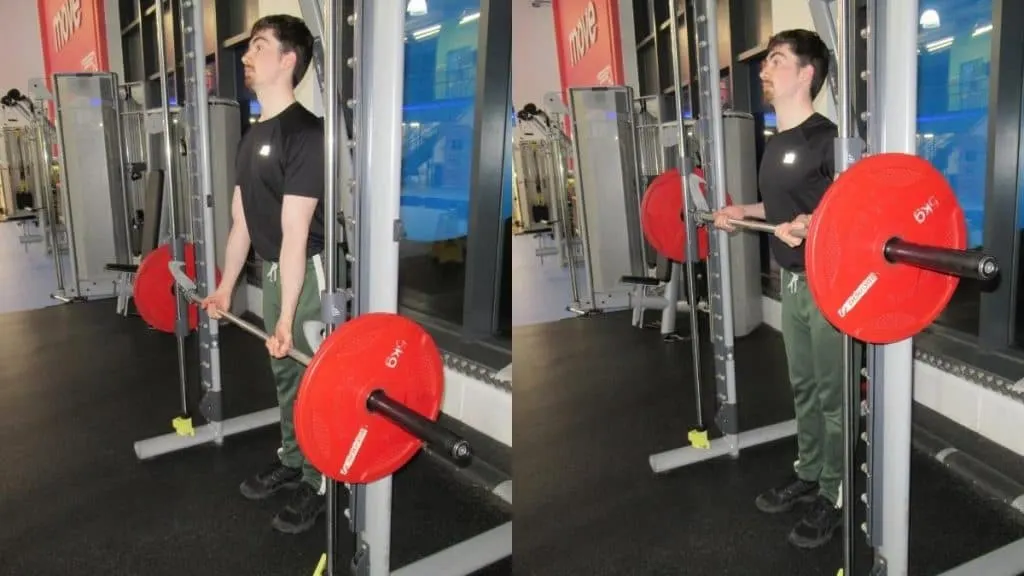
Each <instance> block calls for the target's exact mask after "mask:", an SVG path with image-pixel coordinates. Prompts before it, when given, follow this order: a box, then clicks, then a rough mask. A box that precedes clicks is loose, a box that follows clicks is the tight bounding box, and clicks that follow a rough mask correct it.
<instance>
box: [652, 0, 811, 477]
mask: <svg viewBox="0 0 1024 576" xmlns="http://www.w3.org/2000/svg"><path fill="white" fill-rule="evenodd" d="M670 13H671V14H672V15H673V17H674V18H675V17H677V16H676V15H677V14H678V12H677V9H676V4H675V0H671V2H670ZM693 13H694V17H693V22H692V26H693V28H691V30H693V34H694V41H695V45H696V49H697V65H696V67H695V68H696V70H697V74H696V76H697V83H696V86H695V88H696V90H697V93H698V97H699V106H698V110H699V111H700V114H701V120H700V124H699V126H701V129H700V130H699V133H700V136H701V146H702V150H701V152H702V153H701V157H702V159H703V163H704V178H705V182H706V184H707V187H708V190H709V195H710V197H711V201H710V202H709V206H710V208H711V209H712V210H717V209H720V208H722V207H724V206H725V190H723V189H722V186H723V185H724V183H725V160H724V159H725V150H724V146H725V142H724V137H723V133H724V132H723V127H722V101H721V98H720V97H719V90H718V83H719V79H720V70H721V67H720V65H719V61H718V25H717V22H718V2H717V0H695V2H694V5H693ZM674 22H675V20H674V19H673V25H672V44H673V50H674V51H676V50H678V48H676V47H677V46H678V45H679V42H678V30H677V26H676V24H675V23H674ZM675 60H678V57H676V58H675ZM674 67H675V69H676V71H675V74H676V76H677V78H678V75H679V74H680V71H679V66H678V65H677V66H674ZM676 86H677V91H678V88H679V85H678V83H677V85H676ZM676 100H677V110H676V113H677V115H678V117H679V120H678V125H679V131H680V132H679V151H680V156H681V157H682V160H683V169H682V170H681V172H682V173H683V174H684V175H687V174H688V171H689V168H688V167H689V166H691V160H690V159H689V155H688V153H687V150H686V133H685V122H684V121H683V118H682V110H681V102H680V100H681V98H679V97H678V96H677V98H676ZM687 185H688V182H687V179H686V178H685V177H684V179H683V194H684V196H685V199H684V201H685V202H686V206H687V209H686V212H687V219H688V220H691V219H692V218H691V215H690V211H691V210H692V206H691V201H690V194H689V192H688V191H687V190H688V188H687ZM687 226H688V229H690V228H689V226H690V222H689V221H688V222H687ZM691 230H692V229H691ZM687 236H688V238H694V239H695V238H696V237H697V236H696V234H695V233H691V234H688V235H687ZM708 239H709V250H708V294H709V307H710V315H711V341H712V344H713V347H714V352H713V354H714V366H715V383H716V386H717V399H718V403H719V406H718V412H717V414H716V416H715V424H716V425H717V427H718V429H719V430H720V431H721V432H722V435H723V437H722V438H720V439H715V440H712V441H711V442H710V443H709V444H710V446H708V447H696V446H686V447H682V448H676V449H673V450H668V451H665V452H661V453H658V454H654V455H652V456H650V458H649V462H650V465H651V469H652V470H653V471H654V472H655V473H661V472H667V471H669V470H673V469H676V468H680V467H682V466H688V465H690V464H695V463H697V462H703V461H706V460H710V459H713V458H718V457H719V456H725V455H729V456H733V457H737V456H739V453H740V449H741V448H743V447H748V446H756V445H759V444H765V443H768V442H774V441H776V440H780V439H782V438H788V437H790V436H793V435H795V434H796V421H795V420H789V421H786V422H779V423H776V424H771V425H769V426H765V427H763V428H757V429H754V430H748V431H744V432H741V431H740V428H739V422H738V420H737V413H738V411H737V407H736V402H737V399H736V360H735V358H734V353H733V312H732V274H731V268H730V265H729V262H730V253H729V236H728V233H727V232H725V231H724V230H713V231H710V232H709V234H708ZM690 247H691V248H692V247H693V246H692V244H691V246H690ZM690 292H691V293H693V290H690ZM691 309H692V308H691ZM691 314H693V312H691ZM691 323H692V320H691ZM697 337H698V335H697V334H695V335H694V340H696V339H697ZM694 360H695V362H699V361H700V359H699V357H697V355H696V354H695V358H694ZM698 406H699V404H698Z"/></svg>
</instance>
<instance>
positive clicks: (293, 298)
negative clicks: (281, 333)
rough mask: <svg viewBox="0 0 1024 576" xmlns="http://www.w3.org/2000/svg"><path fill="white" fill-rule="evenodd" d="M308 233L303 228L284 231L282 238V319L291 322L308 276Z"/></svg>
mask: <svg viewBox="0 0 1024 576" xmlns="http://www.w3.org/2000/svg"><path fill="white" fill-rule="evenodd" d="M308 236H309V235H308V233H306V232H304V231H301V230H289V229H286V230H285V231H284V237H283V238H282V240H281V256H280V258H279V261H278V266H279V270H280V273H281V320H279V322H284V323H286V324H291V323H292V322H293V321H294V320H295V308H296V307H297V306H298V305H299V295H300V294H301V293H302V283H303V281H304V280H305V278H306V242H307V239H308Z"/></svg>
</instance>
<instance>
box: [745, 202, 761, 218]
mask: <svg viewBox="0 0 1024 576" xmlns="http://www.w3.org/2000/svg"><path fill="white" fill-rule="evenodd" d="M743 217H744V218H756V219H757V220H764V202H758V203H757V204H744V205H743Z"/></svg>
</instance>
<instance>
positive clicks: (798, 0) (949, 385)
mask: <svg viewBox="0 0 1024 576" xmlns="http://www.w3.org/2000/svg"><path fill="white" fill-rule="evenodd" d="M789 28H807V29H810V30H813V29H814V22H813V19H812V18H811V10H810V8H809V6H808V0H774V1H773V2H772V32H773V33H775V32H779V31H781V30H786V29H789ZM827 93H828V90H822V92H821V95H820V96H819V97H818V99H817V101H816V102H815V108H816V109H817V110H818V111H819V112H821V113H822V114H825V115H826V116H828V117H829V118H832V119H833V120H834V119H835V108H834V106H833V105H832V103H831V99H830V98H829V97H828V96H827ZM764 318H765V322H766V323H767V324H768V325H769V326H772V327H773V328H776V329H780V327H781V307H780V305H779V303H778V302H776V301H774V300H772V299H770V298H765V299H764ZM913 386H914V400H915V402H917V403H919V404H921V405H924V406H927V407H928V408H931V409H932V410H935V411H937V412H939V413H940V414H943V415H944V416H946V417H947V418H949V419H951V420H953V421H954V422H957V423H958V424H960V425H961V426H964V427H966V428H968V429H970V430H973V431H974V432H976V433H978V434H980V435H982V436H984V437H986V438H988V439H990V440H992V441H993V442H996V443H998V444H1001V445H1003V446H1005V447H1006V448H1008V449H1010V450H1013V451H1014V452H1017V453H1018V454H1021V455H1024V435H1022V434H1020V433H1019V430H1018V423H1019V422H1024V404H1021V403H1020V402H1018V401H1016V400H1014V399H1012V398H1009V397H1007V396H1003V395H1001V394H998V393H996V392H993V391H991V390H987V389H985V388H982V387H981V386H979V385H977V384H975V383H973V382H970V381H968V380H965V379H963V378H960V377H958V376H956V375H954V374H950V373H948V372H944V371H942V370H939V369H937V368H935V367H933V366H931V365H929V364H927V363H925V362H921V361H918V360H915V361H914V383H913Z"/></svg>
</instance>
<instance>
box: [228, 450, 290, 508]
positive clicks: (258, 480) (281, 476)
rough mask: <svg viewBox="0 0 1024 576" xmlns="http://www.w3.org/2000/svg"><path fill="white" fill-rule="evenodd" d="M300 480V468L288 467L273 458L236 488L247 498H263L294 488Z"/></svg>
mask: <svg viewBox="0 0 1024 576" xmlns="http://www.w3.org/2000/svg"><path fill="white" fill-rule="evenodd" d="M300 482H302V469H301V468H289V467H288V466H285V465H284V464H282V463H281V461H280V460H275V461H274V463H273V464H270V465H269V466H267V467H266V468H265V469H264V470H263V471H262V472H259V473H257V474H256V475H255V476H253V477H252V478H249V479H248V480H246V481H245V482H242V485H241V486H239V487H238V489H239V490H240V491H241V492H242V496H245V497H246V498H248V499H249V500H263V499H264V498H268V497H270V496H271V495H273V494H275V493H277V492H279V491H281V490H283V489H285V488H295V487H296V486H298V485H299V483H300Z"/></svg>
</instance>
